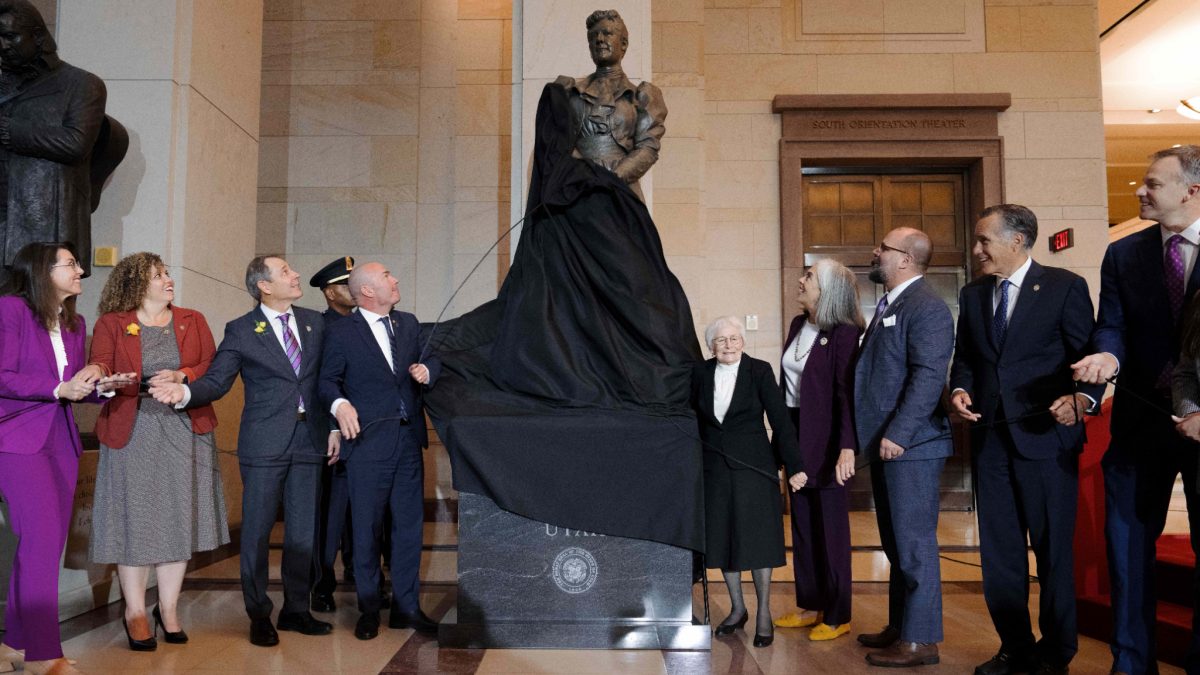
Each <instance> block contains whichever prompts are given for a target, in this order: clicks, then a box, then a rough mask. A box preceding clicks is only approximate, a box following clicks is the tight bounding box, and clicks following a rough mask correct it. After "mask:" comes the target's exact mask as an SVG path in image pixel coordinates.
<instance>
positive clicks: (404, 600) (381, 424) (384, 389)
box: [320, 263, 441, 640]
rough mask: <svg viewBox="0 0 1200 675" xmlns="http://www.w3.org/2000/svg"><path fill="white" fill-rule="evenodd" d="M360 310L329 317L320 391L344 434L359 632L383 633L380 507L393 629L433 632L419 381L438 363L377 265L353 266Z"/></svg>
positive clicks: (367, 635)
mask: <svg viewBox="0 0 1200 675" xmlns="http://www.w3.org/2000/svg"><path fill="white" fill-rule="evenodd" d="M350 294H351V295H352V296H353V297H354V301H355V303H357V305H358V311H357V312H355V313H354V314H351V315H350V316H349V317H347V318H346V319H344V320H341V321H338V322H337V323H334V324H333V325H332V326H331V327H330V329H329V336H328V339H327V340H326V341H325V351H324V357H323V363H322V370H321V384H320V391H321V400H322V401H323V403H325V404H326V405H328V406H329V409H330V411H331V412H332V413H333V414H334V416H335V417H336V418H337V423H338V427H339V428H340V429H341V433H342V436H343V437H344V440H345V447H344V449H343V452H344V458H345V459H344V461H345V462H346V473H347V476H348V478H349V481H350V512H351V514H352V517H351V520H352V522H353V529H354V567H355V570H354V575H355V577H356V579H357V584H356V587H357V591H358V608H359V611H360V612H362V616H360V617H359V619H358V623H357V625H356V626H355V628H354V635H355V637H357V638H359V639H360V640H370V639H372V638H374V637H376V636H377V635H379V612H380V610H381V609H382V604H383V603H382V598H381V596H380V593H379V583H380V578H381V574H382V571H381V569H380V565H379V546H380V538H381V534H382V530H383V523H384V512H385V511H388V512H390V513H391V516H392V552H391V561H392V602H391V607H390V610H391V611H390V613H389V616H388V627H390V628H413V629H415V630H417V631H420V632H423V633H435V632H437V624H435V623H434V622H433V621H432V620H430V619H429V617H427V616H425V613H424V612H422V611H421V606H420V604H419V603H418V599H419V592H420V589H419V585H418V584H419V581H418V578H417V572H418V569H419V567H420V564H421V534H422V527H423V524H424V520H425V518H424V505H423V500H422V495H423V487H424V485H423V483H424V465H423V463H422V457H421V448H423V447H427V446H428V444H429V441H428V438H427V436H426V431H425V416H424V414H423V412H422V407H421V406H422V401H421V397H422V387H429V386H432V385H433V383H434V382H436V381H437V377H438V373H439V372H440V371H441V362H440V361H439V360H438V359H437V357H435V356H430V357H428V358H426V359H425V360H424V361H422V360H421V341H420V324H418V323H417V318H416V317H415V316H413V315H412V314H409V313H407V312H399V311H395V310H394V309H393V308H394V307H395V305H396V303H397V302H399V301H400V282H399V281H397V280H396V278H395V277H393V276H392V275H391V273H390V272H389V271H388V270H387V269H386V268H385V267H384V266H383V265H381V264H379V263H367V264H365V265H361V266H359V267H356V268H354V271H353V272H351V273H350Z"/></svg>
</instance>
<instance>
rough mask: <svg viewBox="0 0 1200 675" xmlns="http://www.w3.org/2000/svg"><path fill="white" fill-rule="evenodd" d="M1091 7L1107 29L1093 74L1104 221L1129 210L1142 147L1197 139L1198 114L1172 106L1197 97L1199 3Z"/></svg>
mask: <svg viewBox="0 0 1200 675" xmlns="http://www.w3.org/2000/svg"><path fill="white" fill-rule="evenodd" d="M1098 11H1099V17H1100V26H1101V31H1102V32H1103V31H1107V32H1106V33H1105V34H1104V36H1103V37H1102V38H1101V40H1100V76H1101V80H1102V82H1103V88H1104V135H1105V141H1106V161H1107V165H1108V193H1109V200H1108V202H1109V214H1108V220H1109V222H1110V223H1119V222H1122V221H1124V220H1127V219H1129V218H1133V217H1135V216H1137V211H1138V205H1137V199H1136V198H1135V197H1134V196H1133V191H1134V190H1135V189H1136V184H1137V183H1140V181H1141V178H1142V174H1143V173H1144V172H1145V169H1146V158H1147V157H1148V156H1149V155H1150V154H1152V153H1153V152H1155V151H1157V150H1161V149H1162V148H1167V147H1170V146H1172V145H1175V144H1177V143H1200V121H1195V120H1189V119H1187V118H1185V117H1183V116H1182V115H1180V114H1179V113H1177V112H1175V108H1176V107H1177V106H1178V105H1179V101H1180V99H1184V98H1188V97H1191V96H1200V67H1198V66H1197V64H1200V2H1197V0H1149V1H1148V2H1141V1H1139V0H1100V3H1099V10H1098ZM1151 109H1160V110H1161V112H1159V113H1150V112H1148V111H1149V110H1151ZM1131 181H1132V182H1134V185H1130V184H1129V183H1130V182H1131Z"/></svg>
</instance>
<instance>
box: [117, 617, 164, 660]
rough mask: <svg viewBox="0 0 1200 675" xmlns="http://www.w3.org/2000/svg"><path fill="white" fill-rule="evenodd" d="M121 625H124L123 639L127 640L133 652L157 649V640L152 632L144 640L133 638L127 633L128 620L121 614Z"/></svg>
mask: <svg viewBox="0 0 1200 675" xmlns="http://www.w3.org/2000/svg"><path fill="white" fill-rule="evenodd" d="M121 625H122V626H124V627H125V639H126V640H129V648H130V649H132V650H133V651H135V652H152V651H154V650H156V649H158V640H156V639H154V634H153V633H151V635H150V637H149V638H148V639H146V640H134V639H133V636H132V635H130V634H129V622H128V621H126V620H125V616H124V615H122V616H121Z"/></svg>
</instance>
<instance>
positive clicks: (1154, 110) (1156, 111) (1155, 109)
mask: <svg viewBox="0 0 1200 675" xmlns="http://www.w3.org/2000/svg"><path fill="white" fill-rule="evenodd" d="M1146 112H1148V113H1150V114H1151V115H1153V114H1155V113H1160V112H1162V108H1151V109H1149V110H1147V111H1146Z"/></svg>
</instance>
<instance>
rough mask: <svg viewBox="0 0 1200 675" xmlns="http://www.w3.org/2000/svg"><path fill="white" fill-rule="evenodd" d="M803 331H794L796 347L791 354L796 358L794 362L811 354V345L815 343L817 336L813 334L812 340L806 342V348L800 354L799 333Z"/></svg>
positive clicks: (798, 361)
mask: <svg viewBox="0 0 1200 675" xmlns="http://www.w3.org/2000/svg"><path fill="white" fill-rule="evenodd" d="M803 332H804V331H803V330H801V332H800V333H796V343H795V344H796V348H795V349H793V350H792V356H793V358H795V359H796V363H800V360H801V359H803V358H805V357H807V356H808V355H809V354H811V353H812V350H813V346H815V345H816V344H817V336H816V335H814V336H813V339H812V342H810V343H808V349H805V350H804V353H803V354H801V353H800V334H801V333H803Z"/></svg>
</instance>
